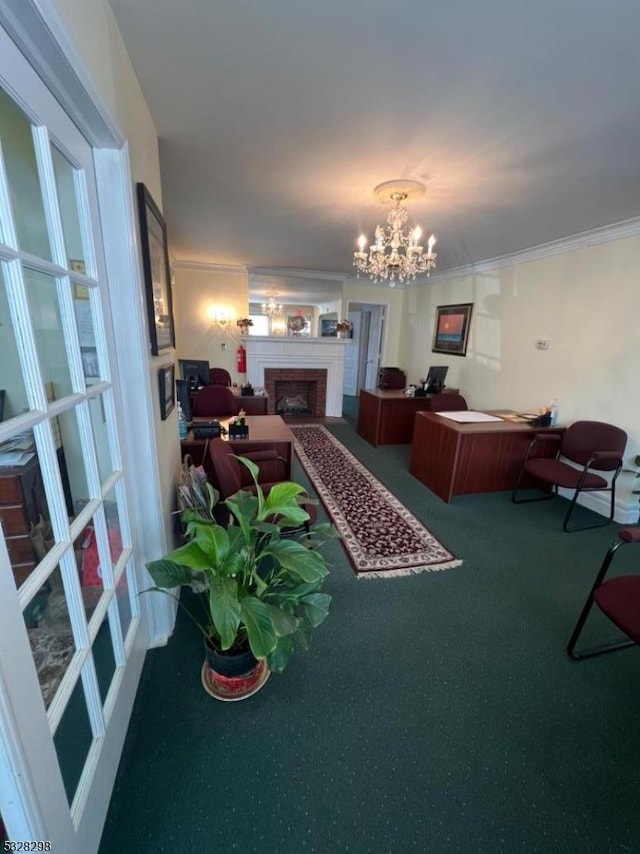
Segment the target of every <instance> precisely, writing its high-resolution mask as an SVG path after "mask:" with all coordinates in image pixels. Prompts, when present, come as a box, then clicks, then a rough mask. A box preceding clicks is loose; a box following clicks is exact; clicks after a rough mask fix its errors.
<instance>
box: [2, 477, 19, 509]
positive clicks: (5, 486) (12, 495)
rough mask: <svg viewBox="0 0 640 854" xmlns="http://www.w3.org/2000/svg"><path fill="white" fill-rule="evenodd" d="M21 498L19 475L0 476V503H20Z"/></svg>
mask: <svg viewBox="0 0 640 854" xmlns="http://www.w3.org/2000/svg"><path fill="white" fill-rule="evenodd" d="M22 500H23V497H22V486H21V485H20V477H19V475H16V476H15V477H2V478H0V504H22Z"/></svg>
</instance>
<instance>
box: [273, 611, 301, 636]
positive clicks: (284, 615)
mask: <svg viewBox="0 0 640 854" xmlns="http://www.w3.org/2000/svg"><path fill="white" fill-rule="evenodd" d="M269 613H270V614H271V620H272V622H273V628H274V629H275V630H276V634H277V635H278V637H284V636H285V635H292V634H293V633H294V632H295V631H297V628H298V618H297V617H296V615H295V614H293V613H292V612H291V611H284V610H282V608H278V607H277V606H276V605H270V606H269Z"/></svg>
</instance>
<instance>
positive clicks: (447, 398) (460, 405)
mask: <svg viewBox="0 0 640 854" xmlns="http://www.w3.org/2000/svg"><path fill="white" fill-rule="evenodd" d="M430 405H431V410H430V411H431V412H463V411H464V410H466V409H468V408H469V407H468V406H467V401H466V400H465V399H464V397H463V396H462V395H461V394H453V393H451V392H449V393H448V392H442V393H441V394H434V395H433V397H432V398H431V400H430Z"/></svg>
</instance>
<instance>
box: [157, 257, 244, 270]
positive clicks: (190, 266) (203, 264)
mask: <svg viewBox="0 0 640 854" xmlns="http://www.w3.org/2000/svg"><path fill="white" fill-rule="evenodd" d="M171 267H173V269H174V270H200V272H203V273H207V272H208V273H213V272H217V273H247V272H248V270H247V268H246V267H245V266H244V264H210V263H208V262H207V261H178V260H177V259H176V260H174V261H172V262H171Z"/></svg>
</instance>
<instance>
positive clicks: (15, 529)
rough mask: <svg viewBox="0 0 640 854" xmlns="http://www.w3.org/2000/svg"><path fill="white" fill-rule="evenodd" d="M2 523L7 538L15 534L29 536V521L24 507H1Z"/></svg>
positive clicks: (0, 519)
mask: <svg viewBox="0 0 640 854" xmlns="http://www.w3.org/2000/svg"><path fill="white" fill-rule="evenodd" d="M0 522H2V530H3V531H4V534H5V536H6V537H10V536H12V535H15V534H27V533H28V530H29V529H28V527H27V520H26V519H25V518H24V510H23V509H22V507H0Z"/></svg>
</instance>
